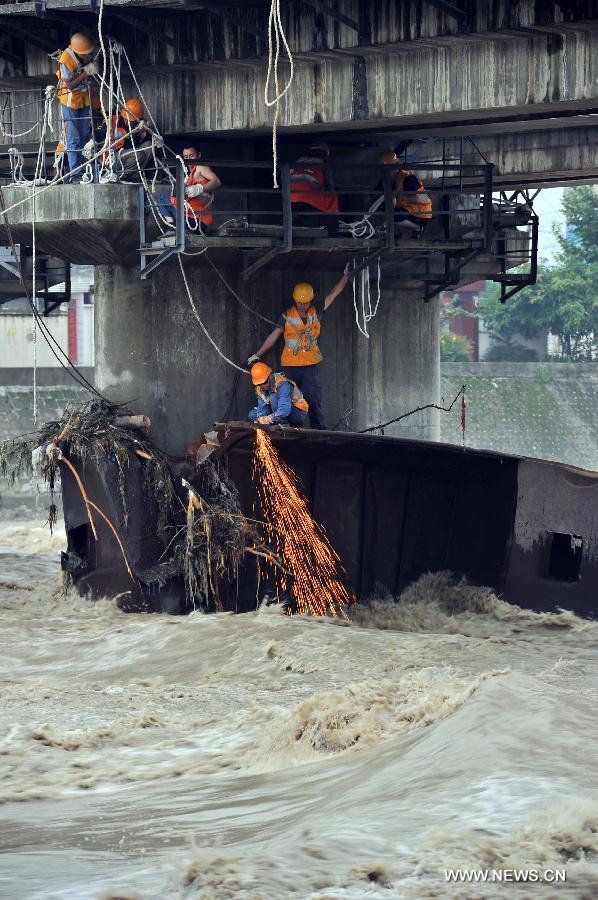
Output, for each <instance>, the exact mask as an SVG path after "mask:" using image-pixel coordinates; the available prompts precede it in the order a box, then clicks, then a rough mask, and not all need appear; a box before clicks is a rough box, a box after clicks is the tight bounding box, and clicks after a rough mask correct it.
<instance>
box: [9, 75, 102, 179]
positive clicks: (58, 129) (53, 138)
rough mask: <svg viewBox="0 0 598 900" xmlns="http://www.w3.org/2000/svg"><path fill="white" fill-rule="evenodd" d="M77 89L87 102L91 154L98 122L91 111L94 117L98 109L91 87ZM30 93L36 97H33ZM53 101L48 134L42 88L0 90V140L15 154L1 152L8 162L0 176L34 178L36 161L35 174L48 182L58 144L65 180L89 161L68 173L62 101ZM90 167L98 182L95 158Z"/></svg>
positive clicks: (44, 98) (79, 174)
mask: <svg viewBox="0 0 598 900" xmlns="http://www.w3.org/2000/svg"><path fill="white" fill-rule="evenodd" d="M78 90H79V91H81V92H87V101H88V105H87V106H86V107H85V109H86V110H88V114H87V115H84V116H83V117H82V118H83V119H86V120H88V121H89V125H90V128H89V131H90V135H89V138H90V140H92V142H93V147H94V150H93V154H92V155H93V156H95V155H96V153H97V147H96V142H95V127H94V126H95V125H97V124H98V123H97V119H94V112H95V113H96V116H97V110H94V109H93V105H92V88H91V86H90V85H82V86H81V87H79V88H78ZM32 94H34V95H35V96H33V97H32ZM27 98H31V99H27ZM52 103H53V115H52V122H53V127H52V129H51V130H50V135H48V128H44V127H43V122H44V116H45V115H46V93H45V88H40V89H38V90H33V91H32V90H27V89H18V90H1V91H0V124H1V126H2V127H1V129H0V141H6V145H7V146H9V147H10V151H15V150H16V151H17V152H16V153H15V152H10V151H3V152H2V153H0V162H1V161H2V160H3V159H6V160H7V161H8V166H7V167H6V169H3V168H0V178H2V179H4V178H10V180H11V181H13V182H17V181H19V180H20V176H21V175H22V178H23V179H25V180H31V179H32V178H34V177H35V174H36V168H37V163H38V160H39V162H40V170H41V171H40V173H39V176H38V177H41V179H42V180H44V181H48V180H49V178H51V177H52V174H51V173H52V169H53V167H54V156H55V148H56V146H57V145H58V144H62V147H63V158H62V164H61V165H62V173H61V174H63V175H64V177H65V180H67V181H68V180H69V179H70V178H71V177H73V176H77V177H79V176H81V175H83V174H84V172H85V170H86V168H87V165H88V163H82V164H81V165H80V166H78V167H77V169H76V170H73V172H70V169H69V162H68V150H69V148H68V141H67V128H66V123H65V122H64V119H63V115H62V110H63V104H62V103H61V102H60V101H59V100H58V99H54V100H53V101H52ZM30 144H35V145H36V146H35V149H31V148H30V147H29V145H30ZM21 147H22V149H21ZM71 149H72V148H71ZM21 163H22V168H21ZM91 170H92V171H91V177H92V181H93V182H97V181H98V172H99V167H98V162H97V160H94V162H93V163H91Z"/></svg>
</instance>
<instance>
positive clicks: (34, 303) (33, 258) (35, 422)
mask: <svg viewBox="0 0 598 900" xmlns="http://www.w3.org/2000/svg"><path fill="white" fill-rule="evenodd" d="M31 236H32V241H31V243H32V246H33V250H32V255H31V262H32V266H33V275H32V294H33V307H34V309H33V310H32V314H33V424H34V425H37V315H36V313H37V305H36V292H37V285H36V283H35V268H36V262H37V256H36V245H35V197H33V210H32V215H31Z"/></svg>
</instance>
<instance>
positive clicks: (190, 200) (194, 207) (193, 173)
mask: <svg viewBox="0 0 598 900" xmlns="http://www.w3.org/2000/svg"><path fill="white" fill-rule="evenodd" d="M183 159H184V160H185V161H186V163H187V165H188V167H189V175H188V177H187V180H186V182H185V200H186V203H187V204H188V206H187V207H186V209H187V224H188V225H189V226H190V227H191V228H193V226H194V224H195V222H196V221H197V222H199V224H200V225H201V226H202V228H205V227H209V226H210V225H212V223H213V222H214V217H213V215H212V212H211V209H212V203H213V202H214V198H213V196H212V191H215V190H217V189H218V188H219V187H220V186H221V184H222V182H221V181H220V179H219V178H218V176H217V175H216V173H215V172H213V171H212V169H211V168H210V167H209V166H203V165H201V163H200V160H201V153H200V151H199V150H198V149H197V147H193V146H190V147H184V148H183ZM158 206H159V208H160V212H161V213H162V216H163V217H164V219H165V221H166V222H167V224H168V225H174V219H175V215H176V197H169V195H168V194H167V193H166V192H163V193H161V194H160V196H159V197H158Z"/></svg>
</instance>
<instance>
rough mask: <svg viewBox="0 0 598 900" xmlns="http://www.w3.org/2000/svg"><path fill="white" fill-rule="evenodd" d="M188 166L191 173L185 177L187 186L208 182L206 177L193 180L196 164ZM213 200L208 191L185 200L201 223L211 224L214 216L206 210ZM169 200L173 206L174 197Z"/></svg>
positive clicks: (174, 203)
mask: <svg viewBox="0 0 598 900" xmlns="http://www.w3.org/2000/svg"><path fill="white" fill-rule="evenodd" d="M189 168H190V171H191V174H190V175H189V177H188V178H187V181H186V182H185V184H186V185H187V187H191V185H192V184H207V183H208V179H207V178H200V179H199V181H196V180H195V178H194V173H195V170H196V168H197V166H190V167H189ZM213 200H214V198H213V196H212V194H209V193H206V194H200V196H199V197H191V198H190V199H189V200H187V203H188V204H189V206H190V207H191V209H192V210H193V212H194V213H195V214H196V215H197V217H198V219H199V220H200V222H201V223H202V224H203V225H211V224H212V222H213V221H214V216H213V215H212V214H211V213H210V212H207V210H209V209H210V207H211V205H212V203H213ZM170 202H171V203H172V205H173V206H176V197H171V198H170ZM200 214H201V215H200Z"/></svg>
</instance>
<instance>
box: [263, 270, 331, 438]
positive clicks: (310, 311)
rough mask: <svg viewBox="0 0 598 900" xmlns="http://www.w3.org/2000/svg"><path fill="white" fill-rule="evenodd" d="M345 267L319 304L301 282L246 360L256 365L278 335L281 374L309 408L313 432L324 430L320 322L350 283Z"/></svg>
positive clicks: (309, 287)
mask: <svg viewBox="0 0 598 900" xmlns="http://www.w3.org/2000/svg"><path fill="white" fill-rule="evenodd" d="M348 269H349V267H348V265H347V267H346V268H345V271H344V273H343V275H342V277H341V279H340V280H339V281H338V282H337V283H336V284H335V286H334V287H333V288H332V290H331V291H330V292H329V293H328V294H327V295H326V296H325V297H324V299H323V300H321V301H316V302H315V303H314V289H313V287H312V286H311V284H307V282H301V283H300V284H296V285H295V287H294V288H293V305H292V306H289V308H288V309H287V310H286V311H285V312H284V313H283V314H282V315H281V317H280V319H279V320H278V322H277V324H276V328H274V330H273V331H272V332H271V333H270V334H269V335H268V337H267V338H266V340H265V341H264V343H263V344H262V346H261V347H260V348H259V350H258V351H257V353H255V354H254V355H253V356H250V357H249V359H248V360H247V364H248V365H252V364H253V363H256V362H259V361H260V359H261V357H262V356H263V355H264V353H266V352H267V351H268V350H269V349H270V348H271V347H273V346H274V344H275V343H276V341H277V340H278V338H279V337H280V336H281V335H284V348H283V351H282V356H281V360H280V361H281V365H282V371H283V372H284V374H285V375H286V376H287V378H290V379H291V380H292V381H293V382H294V383H295V384H296V385H297V387H298V388H299V390H300V391H302V392H303V396H304V397H305V399H306V400H307V403H308V406H309V421H310V423H311V427H312V428H317V429H320V430H321V429H324V428H326V421H325V419H324V413H323V412H322V387H321V385H320V376H319V371H318V365H319V363H321V362H322V354H321V352H320V348H319V347H318V337H319V335H320V319H321V317H322V315H323V313H324V312H325V311H326V310H327V309H328V307H329V306H330V305H331V304H332V303H334V301H335V300H336V298H337V297H338V295H339V294H340V293H341V291H342V290H343V289H344V288H345V286H346V284H347V282H348V281H349V274H348Z"/></svg>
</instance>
